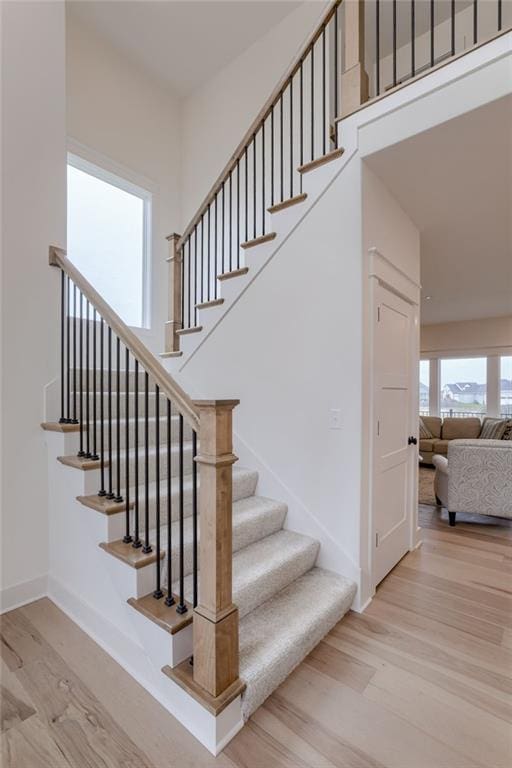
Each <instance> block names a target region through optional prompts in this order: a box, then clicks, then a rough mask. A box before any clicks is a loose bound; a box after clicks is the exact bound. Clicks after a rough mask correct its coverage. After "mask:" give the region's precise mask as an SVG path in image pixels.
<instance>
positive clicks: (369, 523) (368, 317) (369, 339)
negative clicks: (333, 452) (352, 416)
mask: <svg viewBox="0 0 512 768" xmlns="http://www.w3.org/2000/svg"><path fill="white" fill-rule="evenodd" d="M365 284H366V285H365V294H366V300H365V302H364V305H363V306H364V323H363V327H364V342H365V343H364V349H365V353H364V363H363V372H366V374H367V375H363V382H364V385H363V463H362V485H363V487H362V502H363V504H362V515H361V540H360V541H361V564H362V571H363V573H362V580H361V581H362V593H363V594H362V598H363V602H366V603H369V602H370V601H371V599H372V597H373V595H374V594H375V586H376V585H375V583H374V562H373V561H374V556H373V554H374V546H373V545H374V541H375V527H374V515H373V501H374V494H373V486H374V449H375V429H374V426H375V419H376V414H375V402H374V397H375V394H374V392H375V388H374V385H375V381H374V371H373V365H374V335H375V322H376V314H377V287H378V286H379V285H382V286H383V287H385V288H386V289H388V290H389V291H391V292H392V293H394V294H396V295H397V296H399V297H400V298H401V299H403V300H404V301H406V302H407V303H408V304H409V305H410V306H411V315H412V323H413V333H412V334H411V346H410V355H411V359H413V360H414V359H417V360H418V361H419V358H420V344H419V301H420V286H419V284H417V283H416V282H414V280H412V279H411V278H410V277H409V276H408V275H407V274H406V273H405V272H403V271H402V270H401V269H399V268H398V267H397V266H396V265H395V264H394V263H393V262H392V261H391V260H390V259H388V258H386V257H385V256H384V255H383V254H382V253H380V252H379V251H378V250H377V248H370V249H369V251H368V261H367V271H366V279H365ZM418 375H419V371H418V372H417V373H416V375H415V373H414V365H411V368H410V393H411V396H410V398H409V424H410V426H411V432H410V434H411V435H415V436H416V437H418V426H417V425H418V421H417V420H418V408H419V394H418V391H417V390H418V387H417V386H416V384H417V377H418ZM418 443H419V440H418ZM408 479H409V493H408V500H409V503H408V509H409V515H408V517H409V551H411V550H413V549H416V548H417V547H418V546H419V545H420V544H421V540H420V528H419V527H418V459H417V452H414V451H412V450H411V455H410V459H409V467H408ZM364 513H366V514H364ZM365 598H366V600H365Z"/></svg>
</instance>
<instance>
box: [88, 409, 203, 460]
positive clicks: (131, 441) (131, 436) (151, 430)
mask: <svg viewBox="0 0 512 768" xmlns="http://www.w3.org/2000/svg"><path fill="white" fill-rule="evenodd" d="M138 422H139V423H138V435H137V445H139V446H141V445H144V441H145V432H144V430H145V419H143V418H142V419H141V418H139V420H138ZM159 422H160V424H159V426H160V436H159V437H160V444H165V443H166V442H167V417H163V416H162V415H160V419H159ZM119 424H120V430H119V437H120V441H119V444H120V446H121V448H124V447H125V446H126V420H125V419H124V417H123V415H122V414H121V418H120V420H119ZM135 426H136V425H135V419H130V420H129V425H128V429H129V431H128V445H129V446H130V447H133V446H134V445H135ZM93 433H94V422H90V424H89V439H90V441H91V442H92V441H93ZM148 438H149V444H150V445H154V444H155V442H156V418H155V416H150V417H149V419H148ZM183 440H184V442H188V441H190V440H192V428H191V427H189V425H188V424H186V423H184V424H183ZM178 441H179V417H178V416H173V417H172V421H171V442H172V443H177V442H178ZM100 445H101V422H100V421H96V449H97V450H98V451H99V449H100ZM103 445H104V446H105V449H107V448H108V445H109V435H108V422H107V420H106V419H105V421H104V422H103ZM112 446H113V447H115V446H117V421H116V413H115V411H114V413H113V414H112Z"/></svg>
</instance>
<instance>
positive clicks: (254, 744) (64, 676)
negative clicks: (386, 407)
mask: <svg viewBox="0 0 512 768" xmlns="http://www.w3.org/2000/svg"><path fill="white" fill-rule="evenodd" d="M444 514H445V513H444ZM420 517H421V522H422V526H423V528H424V531H423V540H424V544H423V546H422V547H421V548H420V549H419V550H417V551H416V552H413V553H411V554H409V555H407V556H406V557H405V558H404V560H402V561H401V563H399V565H398V566H397V567H396V568H395V569H394V570H393V571H392V573H391V574H390V575H389V576H388V577H387V578H386V579H385V581H384V582H383V583H382V584H381V586H380V587H379V590H378V593H377V596H376V598H375V600H374V601H373V602H372V604H371V605H370V606H369V608H368V609H367V610H366V611H365V613H364V614H363V615H357V614H355V613H351V614H349V615H348V616H346V617H345V618H344V619H343V621H341V622H340V623H339V624H338V626H337V627H335V629H334V630H333V631H332V632H331V633H330V634H329V635H328V636H327V637H326V638H325V640H324V641H323V642H322V643H321V644H320V645H319V646H318V648H317V649H315V651H314V652H313V653H312V654H311V655H310V656H309V657H308V658H307V659H306V660H305V661H304V662H303V663H302V664H301V665H300V666H299V667H298V668H297V669H296V671H295V672H294V673H293V674H292V675H291V676H290V677H289V678H288V680H287V681H286V682H285V683H284V684H283V685H282V686H281V687H280V688H279V689H278V690H277V691H276V692H275V693H274V694H273V695H272V696H271V697H270V698H269V699H268V700H267V702H266V703H265V704H264V706H263V707H261V708H260V709H259V710H258V711H257V712H256V714H255V715H254V716H253V717H252V718H251V720H250V721H249V723H248V724H247V725H246V726H245V728H244V729H243V730H242V731H241V732H240V733H239V734H238V736H237V737H236V738H235V739H234V740H233V741H232V742H231V744H230V745H229V746H228V747H227V748H226V750H225V751H224V753H223V754H222V755H221V756H220V757H218V758H217V759H214V758H213V757H211V756H210V755H209V753H207V752H206V751H205V750H204V749H203V748H202V747H201V746H200V745H199V744H198V743H197V742H196V741H195V740H194V739H193V737H192V736H190V735H189V734H188V733H187V731H185V730H184V729H183V728H182V727H181V726H180V725H179V724H178V723H177V722H176V721H175V720H174V719H173V718H172V717H171V716H170V715H169V714H168V713H167V712H166V711H165V710H164V709H163V708H162V707H161V706H160V705H159V704H157V703H156V702H155V701H154V700H153V699H152V698H151V697H150V696H149V694H148V693H146V692H145V691H144V689H142V688H141V687H140V686H139V685H138V684H137V683H136V682H135V681H134V680H133V679H132V678H130V677H129V675H128V674H127V673H125V672H124V671H123V670H122V669H121V668H120V667H119V666H118V665H117V664H116V663H115V662H114V661H113V660H112V659H111V658H110V657H109V656H107V655H106V654H105V653H104V652H103V651H102V650H101V649H100V648H99V647H98V646H97V645H96V644H95V643H94V642H93V641H92V640H91V639H89V638H88V637H87V635H85V634H84V633H83V632H82V631H81V630H80V629H79V628H78V627H77V626H76V625H75V624H73V623H72V622H71V621H70V620H69V619H68V618H67V617H66V616H65V615H64V614H63V613H61V612H60V611H59V609H58V608H56V606H54V605H53V604H52V603H51V602H50V601H49V600H46V599H44V600H39V601H37V602H35V603H32V604H31V605H28V606H26V607H24V608H21V609H18V610H15V611H12V612H11V613H9V614H6V615H4V616H3V617H2V659H1V662H0V663H1V682H2V695H3V704H2V718H1V727H2V763H1V764H2V766H3V767H4V768H8V767H9V768H40V767H41V768H61V767H62V768H68V767H69V766H73V768H75V767H76V768H121V767H122V768H170V767H171V766H173V767H174V766H179V768H191V767H192V766H194V767H198V768H203V766H205V767H206V766H213V765H214V764H215V766H220V767H221V768H234V767H235V766H236V767H237V768H272V767H273V766H279V767H281V766H282V767H283V768H332V767H333V766H335V767H339V768H342V767H343V768H382V767H384V766H385V767H386V768H466V767H468V768H469V766H471V767H473V766H474V767H477V766H478V767H480V768H502V767H503V768H505V766H507V768H509V766H510V765H512V728H511V724H510V723H511V715H512V700H511V692H512V546H511V544H512V524H509V523H507V522H505V521H500V520H497V519H491V518H471V522H464V518H461V521H460V522H458V524H457V526H456V528H454V529H453V528H448V525H447V522H446V519H445V517H440V513H439V510H437V509H435V508H433V507H422V508H420ZM466 520H469V518H466Z"/></svg>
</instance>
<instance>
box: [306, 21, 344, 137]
mask: <svg viewBox="0 0 512 768" xmlns="http://www.w3.org/2000/svg"><path fill="white" fill-rule="evenodd" d="M338 7H339V6H336V8H335V9H334V119H335V120H336V118H337V117H338ZM301 74H302V62H301ZM337 146H338V131H337V128H336V122H335V123H334V148H335V149H336V148H337Z"/></svg>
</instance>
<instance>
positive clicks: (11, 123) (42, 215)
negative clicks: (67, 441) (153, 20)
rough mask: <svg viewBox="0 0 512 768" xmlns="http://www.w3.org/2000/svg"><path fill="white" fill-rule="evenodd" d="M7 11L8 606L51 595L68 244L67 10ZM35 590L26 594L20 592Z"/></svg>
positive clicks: (18, 7) (28, 7) (16, 7)
mask: <svg viewBox="0 0 512 768" xmlns="http://www.w3.org/2000/svg"><path fill="white" fill-rule="evenodd" d="M1 12H2V223H3V227H2V476H3V477H2V480H3V482H2V490H1V493H2V537H1V538H2V583H1V586H2V603H3V604H4V605H7V606H12V605H13V604H15V603H16V602H17V601H19V600H23V599H30V598H32V599H33V598H34V597H36V596H38V595H39V594H41V593H42V592H44V591H45V578H46V573H47V570H48V502H47V496H48V494H47V477H48V473H47V461H46V448H45V445H44V442H43V432H42V430H41V429H40V427H39V424H40V422H41V421H42V419H43V388H44V386H45V384H47V382H48V381H50V380H51V379H52V378H53V377H54V376H55V374H56V371H57V370H58V349H59V336H58V328H59V325H58V297H59V279H58V272H57V270H54V269H51V268H50V267H49V266H48V246H49V244H50V243H54V244H56V245H60V246H64V245H65V239H66V155H65V149H66V139H65V111H64V97H65V82H64V80H65V72H64V55H65V54H64V44H65V35H64V4H63V3H61V2H48V3H39V2H26V3H18V2H5V3H2V5H1ZM24 582H29V583H28V584H25V586H19V585H21V584H23V583H24Z"/></svg>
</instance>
